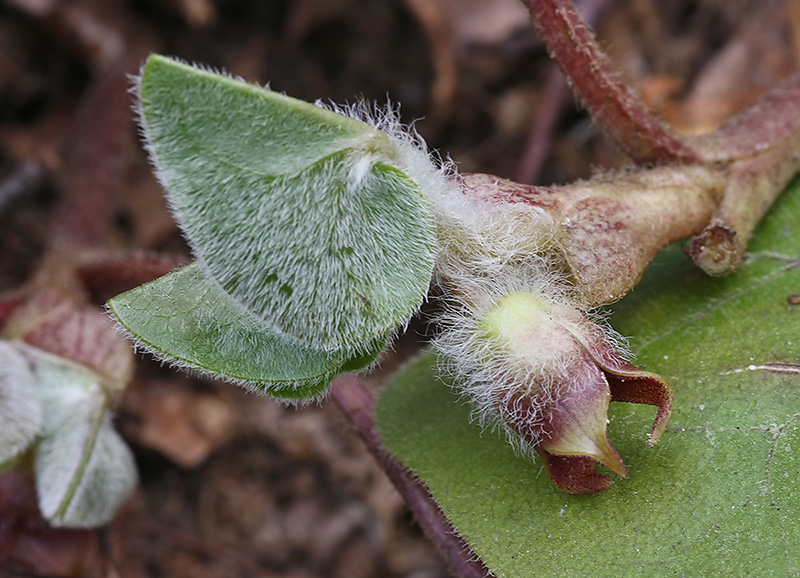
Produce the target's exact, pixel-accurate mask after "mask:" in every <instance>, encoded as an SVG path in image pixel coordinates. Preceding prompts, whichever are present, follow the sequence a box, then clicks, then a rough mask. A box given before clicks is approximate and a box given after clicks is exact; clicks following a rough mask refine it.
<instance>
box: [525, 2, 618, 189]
mask: <svg viewBox="0 0 800 578" xmlns="http://www.w3.org/2000/svg"><path fill="white" fill-rule="evenodd" d="M609 3H610V2H609V0H584V1H583V2H581V3H580V6H579V8H580V11H581V13H582V14H583V15H584V17H585V18H586V21H587V22H588V23H589V24H590V25H592V26H593V25H594V24H595V22H597V19H598V18H599V17H600V15H601V14H602V13H603V11H604V10H605V9H606V8H607V7H608V4H609ZM569 94H570V91H569V84H568V83H567V79H566V78H564V74H563V73H562V72H561V71H560V70H559V69H558V67H557V66H555V65H553V64H551V65H550V72H549V73H548V76H547V83H546V84H545V89H544V96H543V97H542V102H541V104H540V105H539V108H538V110H537V111H536V115H535V116H534V119H533V123H532V124H531V128H530V133H529V135H528V142H527V143H526V144H525V150H524V152H523V154H522V160H521V161H520V164H519V169H518V171H517V181H519V182H520V183H529V184H534V183H536V182H537V181H538V180H539V177H540V174H541V172H542V167H543V166H544V163H545V161H546V160H547V157H548V154H549V148H550V141H551V140H552V136H553V131H554V130H555V128H556V126H557V124H558V119H559V118H560V117H561V113H562V111H563V109H564V107H565V105H566V103H567V100H568V99H569Z"/></svg>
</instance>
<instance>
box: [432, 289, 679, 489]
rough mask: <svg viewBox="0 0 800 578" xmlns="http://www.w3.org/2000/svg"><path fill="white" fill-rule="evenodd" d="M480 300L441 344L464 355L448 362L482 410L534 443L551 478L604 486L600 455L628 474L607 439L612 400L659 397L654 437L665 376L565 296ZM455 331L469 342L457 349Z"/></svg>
mask: <svg viewBox="0 0 800 578" xmlns="http://www.w3.org/2000/svg"><path fill="white" fill-rule="evenodd" d="M481 301H486V303H487V304H486V305H484V306H481V305H480V302H481ZM476 302H477V303H478V305H477V306H476V308H475V309H476V310H475V311H474V312H473V315H474V317H473V319H474V321H472V322H467V323H466V324H462V328H461V329H453V330H452V331H451V332H449V334H448V336H447V337H445V338H444V339H441V340H440V341H439V347H440V349H441V350H442V351H443V352H444V353H446V354H448V355H450V356H451V358H452V360H453V362H454V363H455V364H461V367H456V368H454V369H455V370H456V373H457V375H458V377H459V379H457V384H458V385H459V387H460V388H461V389H462V390H463V391H464V392H465V393H466V394H467V395H468V396H469V397H471V398H472V400H473V401H474V402H475V403H476V405H477V407H478V410H479V414H480V416H481V417H482V418H483V419H484V420H486V419H488V420H490V421H491V422H492V423H493V424H494V425H499V426H500V427H501V428H502V429H504V430H505V431H506V433H507V434H508V436H509V438H510V440H511V441H512V443H514V444H515V445H517V446H518V447H521V448H522V449H535V450H536V451H537V452H538V453H539V454H540V455H541V456H542V458H543V460H544V462H545V466H546V468H547V471H548V473H549V475H550V477H551V479H552V480H553V482H554V483H555V484H556V485H557V486H558V487H559V488H561V489H563V490H565V491H567V492H570V493H586V492H594V491H598V490H601V489H604V488H606V487H608V485H610V484H611V483H612V480H611V478H610V477H608V476H605V475H600V474H598V473H596V471H595V469H596V468H595V466H596V464H597V463H600V464H602V465H604V466H605V467H607V468H608V469H609V470H611V471H612V472H614V473H616V474H619V475H621V476H625V475H626V470H625V465H624V464H623V462H622V458H621V457H620V455H619V453H618V452H617V450H616V449H614V446H613V445H612V444H611V442H610V441H609V439H608V434H607V424H608V407H609V403H610V402H611V401H630V402H636V403H647V404H651V405H656V406H658V407H659V411H658V415H657V417H656V421H655V425H654V427H653V431H652V432H651V436H650V443H651V444H652V443H655V442H656V441H657V439H658V437H659V436H660V435H661V433H663V431H664V429H665V428H666V425H667V422H668V420H669V415H670V412H671V407H672V392H671V389H670V387H669V385H668V384H667V383H666V382H665V381H664V380H663V379H662V378H661V377H659V376H657V375H655V374H652V373H647V372H644V371H641V370H639V369H637V368H636V367H634V366H633V365H631V364H630V363H629V362H627V361H626V360H625V358H624V357H623V356H622V355H621V354H620V353H619V352H618V350H617V346H616V343H615V336H614V335H613V333H612V332H611V331H610V330H604V329H602V328H601V327H600V326H599V325H598V324H596V323H594V322H593V321H591V320H590V319H588V318H586V317H584V315H583V314H582V313H581V312H580V311H579V310H578V309H576V308H574V307H572V306H571V305H569V304H568V303H566V302H564V300H559V299H555V298H550V297H545V296H543V295H541V294H537V293H536V292H532V291H528V290H518V291H510V292H507V293H505V294H503V295H502V296H500V297H499V298H496V299H488V300H486V299H482V298H480V297H479V298H478V299H477V300H476ZM456 334H458V335H456ZM457 340H465V341H466V342H467V343H468V345H467V346H465V347H461V348H458V347H456V346H455V342H456V341H457Z"/></svg>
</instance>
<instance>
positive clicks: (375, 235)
mask: <svg viewBox="0 0 800 578" xmlns="http://www.w3.org/2000/svg"><path fill="white" fill-rule="evenodd" d="M140 99H141V119H142V125H143V128H144V134H145V138H146V139H147V141H148V146H149V149H150V152H151V156H152V159H153V161H154V163H155V164H156V166H157V168H158V173H159V176H160V179H161V181H162V183H163V184H164V186H165V188H166V189H167V191H168V196H169V200H170V203H171V205H172V206H173V208H174V209H175V211H176V216H177V218H178V220H179V222H180V224H181V226H182V228H183V230H184V233H185V234H186V236H187V237H188V239H189V241H190V243H191V245H192V248H193V249H194V252H195V255H196V256H197V258H198V260H199V263H200V266H201V267H202V269H203V271H204V274H206V275H207V276H209V278H213V279H215V280H216V281H217V282H218V283H219V284H220V285H221V286H222V287H223V289H224V290H225V291H226V292H227V293H229V294H230V295H231V296H232V297H233V299H234V300H235V301H236V302H238V303H239V304H241V305H243V306H244V307H245V308H246V309H248V310H249V311H252V312H253V313H254V314H255V315H257V316H258V317H261V318H262V319H264V320H266V321H267V322H268V323H270V324H272V325H274V326H275V327H276V328H277V329H278V330H279V331H281V332H283V333H285V334H287V335H289V336H291V337H292V338H294V339H295V340H299V341H302V342H305V343H308V344H309V345H310V346H312V347H314V348H317V349H325V350H330V351H334V350H339V349H342V348H350V349H353V350H362V351H363V350H369V349H370V348H371V344H372V342H373V341H374V340H375V339H376V338H378V337H382V336H383V335H385V334H386V333H387V332H389V331H391V330H392V329H393V328H394V327H395V326H396V325H398V324H401V323H403V322H404V321H405V320H406V319H408V317H410V315H411V314H412V313H413V312H414V311H415V310H416V308H417V307H418V305H419V304H420V302H421V301H422V299H423V297H424V295H425V293H426V291H427V288H428V284H429V282H430V279H431V275H432V269H433V237H432V229H431V223H430V216H429V214H428V210H427V207H426V205H425V202H424V201H423V198H422V195H421V193H420V190H419V187H418V186H417V184H416V183H415V182H414V181H413V180H412V179H411V178H409V176H407V175H406V174H405V173H404V172H403V167H402V166H400V165H401V164H402V163H400V162H399V161H398V158H399V153H397V150H396V146H397V145H396V144H395V143H394V142H393V141H391V140H390V139H389V138H388V137H387V136H386V135H385V134H384V133H382V132H381V131H379V130H377V129H375V128H373V127H371V126H369V125H367V124H365V123H362V122H359V121H356V120H354V119H352V118H349V117H346V116H344V115H340V114H337V113H334V112H331V111H329V110H326V109H323V108H321V107H318V106H315V105H312V104H308V103H305V102H301V101H298V100H294V99H291V98H288V97H286V96H283V95H280V94H277V93H274V92H271V91H269V90H265V89H262V88H259V87H256V86H253V85H249V84H246V83H244V82H241V81H238V80H234V79H231V78H228V77H225V76H220V75H217V74H213V73H210V72H206V71H203V70H199V69H196V68H193V67H191V66H187V65H184V64H180V63H178V62H175V61H173V60H170V59H167V58H164V57H160V56H151V57H150V59H149V60H148V62H147V64H146V66H145V68H144V70H143V72H142V77H141V83H140Z"/></svg>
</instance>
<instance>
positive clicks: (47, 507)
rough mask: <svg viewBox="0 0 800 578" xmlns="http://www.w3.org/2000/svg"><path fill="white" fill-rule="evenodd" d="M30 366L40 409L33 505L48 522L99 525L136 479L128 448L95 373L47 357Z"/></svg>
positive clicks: (59, 524)
mask: <svg viewBox="0 0 800 578" xmlns="http://www.w3.org/2000/svg"><path fill="white" fill-rule="evenodd" d="M34 368H35V373H36V379H37V382H38V387H39V389H40V391H41V395H42V409H43V411H42V414H43V427H42V433H41V439H40V440H39V442H38V444H37V446H36V453H35V459H34V468H35V472H36V489H37V493H38V496H39V509H40V510H41V512H42V515H43V516H44V517H45V518H47V520H48V521H49V522H50V523H51V524H52V525H53V526H60V527H69V528H90V527H95V526H102V525H103V524H106V523H108V521H109V520H110V519H111V518H112V517H113V516H114V514H115V513H116V511H117V510H118V509H119V506H120V505H121V504H122V502H124V501H125V500H126V499H127V497H128V496H129V495H130V493H131V491H132V490H133V488H134V486H135V485H136V479H137V476H136V466H135V464H134V461H133V454H132V453H131V451H130V449H129V448H128V446H127V445H126V444H125V442H124V441H123V440H122V438H121V437H120V436H119V434H118V433H117V432H116V431H115V430H114V428H113V426H112V424H111V414H110V412H109V410H108V403H107V399H106V395H105V393H104V391H103V387H102V385H101V384H100V381H99V379H98V377H97V375H95V374H94V373H92V372H89V371H87V370H85V369H82V368H80V367H77V366H73V365H67V364H62V363H57V362H54V361H51V360H48V359H40V360H37V361H36V362H35V363H34Z"/></svg>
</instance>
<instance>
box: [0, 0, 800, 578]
mask: <svg viewBox="0 0 800 578" xmlns="http://www.w3.org/2000/svg"><path fill="white" fill-rule="evenodd" d="M578 5H579V7H580V8H581V10H582V11H583V12H584V14H585V15H586V16H587V18H588V19H589V20H590V21H591V22H592V23H593V26H594V28H595V30H596V32H597V34H598V36H599V39H600V41H601V44H602V45H603V46H604V47H605V48H606V50H607V51H608V53H609V54H610V56H611V58H612V60H613V62H614V64H615V65H616V66H617V68H618V69H619V71H620V74H621V75H622V77H623V78H624V79H625V80H626V82H627V83H629V84H630V85H631V86H633V87H635V88H636V90H637V91H638V92H639V93H640V94H641V96H642V97H643V99H644V100H645V102H646V103H647V104H648V105H649V106H650V107H651V109H653V110H654V111H655V112H656V114H657V115H658V116H660V117H661V118H662V119H664V120H665V121H666V122H668V123H669V124H670V125H671V126H672V127H673V128H675V129H676V130H678V131H680V132H685V133H702V132H705V131H708V130H712V129H713V128H715V127H717V126H719V125H720V124H722V123H723V122H724V121H725V120H726V119H727V118H728V117H729V116H730V115H732V114H734V113H735V112H737V111H738V110H741V109H742V108H744V107H745V106H747V105H749V104H752V103H753V102H754V101H755V100H756V99H757V98H758V97H759V96H760V95H761V94H762V93H763V92H764V91H765V90H767V89H769V88H770V87H771V86H773V85H774V84H776V83H777V82H778V81H779V80H780V79H782V78H784V77H786V76H788V75H789V74H790V73H791V72H792V71H793V70H794V69H795V68H796V66H797V63H798V59H799V58H800V2H797V1H796V0H731V1H727V2H724V1H722V0H671V1H670V2H659V1H658V0H583V1H582V2H578ZM151 52H159V53H162V54H168V55H173V56H177V57H179V58H181V59H184V60H186V61H189V62H195V63H200V64H202V65H204V66H207V67H210V68H212V69H216V70H225V71H228V72H229V73H230V74H233V75H237V76H240V77H242V78H244V79H246V80H248V81H250V82H254V83H259V84H267V83H268V84H269V85H270V87H271V88H272V89H274V90H277V91H281V92H285V93H287V94H289V95H291V96H294V97H297V98H301V99H305V100H311V101H313V100H316V99H322V100H324V101H333V102H336V103H347V102H354V101H356V100H358V99H361V98H365V99H368V100H370V101H377V102H380V103H384V102H387V101H391V102H392V103H399V104H400V106H401V108H400V111H401V116H402V118H403V120H404V122H406V123H409V124H410V123H414V126H415V127H416V129H417V130H418V131H419V132H420V133H421V134H422V135H423V137H424V138H425V139H426V140H427V142H428V144H429V146H430V147H431V148H432V149H434V150H436V151H437V152H438V154H440V155H441V156H443V157H448V156H449V157H451V158H452V159H453V160H454V161H455V162H456V163H457V164H458V166H459V169H460V170H461V171H462V172H488V173H492V174H496V175H498V176H502V177H506V178H511V179H515V180H520V181H523V182H529V183H534V184H550V183H566V182H570V181H573V180H576V179H580V178H586V177H588V176H589V175H591V174H592V172H593V171H597V170H608V169H612V168H616V167H621V166H624V164H625V162H626V160H625V157H624V156H622V155H621V154H620V153H618V152H616V151H615V149H614V148H613V147H612V146H610V145H609V143H608V142H607V141H606V140H605V138H604V137H603V135H602V134H600V133H599V132H598V131H597V130H596V127H595V126H594V125H593V124H592V122H591V120H590V119H589V118H588V117H587V115H586V114H585V113H583V112H582V111H581V109H580V108H579V106H578V104H577V103H576V102H575V100H574V99H573V97H572V95H571V93H570V92H569V89H568V88H567V86H566V82H565V81H564V80H563V77H561V76H560V73H558V72H557V71H556V69H555V67H554V65H553V64H552V63H551V62H550V60H549V59H548V57H547V53H546V50H545V48H544V46H543V45H542V43H541V42H540V40H539V39H538V37H537V35H536V33H535V30H534V28H533V26H532V25H531V24H530V21H529V19H528V15H527V11H526V9H525V8H524V6H523V5H522V3H521V2H518V0H261V1H245V0H158V1H156V0H4V1H0V291H3V292H7V291H14V290H15V289H17V288H19V287H20V286H22V285H23V284H24V283H26V282H27V281H29V280H30V278H31V276H32V275H33V274H34V272H35V271H36V270H37V267H38V266H39V265H40V263H41V262H42V260H43V259H44V258H45V255H46V253H47V251H48V248H49V247H50V246H51V241H52V234H53V231H54V230H57V229H58V227H59V223H58V220H59V219H61V218H63V215H62V213H61V212H59V206H60V202H61V200H62V199H63V198H64V197H65V196H67V195H87V197H86V198H87V199H88V201H86V202H85V203H84V207H89V209H87V210H88V212H87V214H86V215H85V217H86V219H87V223H88V224H87V227H90V228H91V227H92V226H93V225H92V223H95V224H96V223H97V222H100V223H101V225H102V226H100V227H99V229H100V231H99V233H96V234H93V235H92V236H91V238H92V241H91V242H92V243H94V244H96V245H97V248H100V249H104V250H106V249H110V250H134V251H149V252H156V253H160V254H167V255H175V256H178V257H179V258H184V259H188V258H189V252H188V249H187V247H186V245H185V243H184V242H183V240H182V239H181V237H180V234H179V233H178V231H177V228H176V227H175V225H174V223H173V221H172V219H171V217H170V215H169V212H168V210H167V208H166V205H165V202H164V200H163V197H162V194H161V190H160V187H159V185H158V184H157V183H156V182H155V180H154V178H153V176H152V174H151V172H150V168H149V166H148V162H147V159H146V157H145V155H144V154H143V152H142V150H141V147H140V146H139V144H138V138H137V133H136V127H135V124H134V121H133V117H134V114H133V112H132V108H131V107H132V104H133V100H132V97H131V96H130V95H129V94H128V93H127V90H128V88H129V87H130V81H129V80H128V79H127V78H126V77H125V76H124V74H125V73H128V74H135V73H136V72H137V70H138V68H139V66H140V65H141V63H142V62H143V59H144V58H145V57H146V55H147V54H148V53H151ZM106 292H107V290H106ZM109 296H110V295H108V294H102V292H98V294H96V295H93V296H92V297H93V299H94V300H95V301H96V302H97V303H98V304H100V303H102V302H103V301H104V300H105V299H106V298H107V297H109ZM425 331H426V328H425V326H424V325H421V324H420V325H413V326H412V328H411V329H410V331H409V332H408V333H407V334H406V335H405V336H403V337H402V338H401V340H400V341H399V342H398V344H397V345H396V347H395V349H394V350H393V351H391V352H389V353H388V354H387V355H386V357H385V359H384V361H383V364H382V369H381V371H379V372H378V373H377V374H375V375H374V376H371V377H370V378H369V380H368V381H369V384H370V386H371V387H373V389H374V390H375V391H377V390H378V388H379V386H380V384H381V382H382V381H384V380H385V376H386V375H387V374H389V373H390V372H391V371H392V370H393V369H394V368H396V367H397V365H398V364H399V363H402V361H403V360H404V359H406V358H407V357H408V356H409V355H411V354H412V353H413V352H414V351H415V350H416V349H417V348H418V347H419V346H420V343H421V342H424V339H425V336H424V334H425ZM117 426H118V429H119V430H120V431H121V433H122V434H123V436H124V437H125V439H126V440H127V441H128V442H129V443H130V444H131V446H132V447H133V449H134V451H135V453H136V458H137V463H138V466H139V470H140V477H141V484H140V488H139V489H138V490H137V492H136V494H135V496H134V497H133V498H132V499H131V500H130V501H129V503H128V504H127V505H126V506H125V507H124V508H123V510H122V511H121V512H120V514H119V515H118V516H117V518H116V519H115V521H114V522H113V523H112V524H111V525H110V526H109V527H108V528H105V529H104V530H102V532H101V540H100V542H99V544H100V546H99V551H98V552H97V553H96V556H95V558H92V560H95V561H92V562H91V563H87V565H85V566H84V567H81V568H80V569H78V570H74V569H73V570H70V571H66V570H65V571H64V572H62V573H61V574H60V575H75V576H124V577H128V576H130V577H137V578H138V577H149V576H153V577H161V576H164V577H167V576H168V577H175V578H182V577H206V576H207V577H218V576H219V577H230V576H253V577H277V576H281V577H292V578H301V577H303V578H305V577H309V578H310V577H330V578H338V577H341V578H345V577H347V578H362V577H363V578H367V577H378V576H381V577H384V576H385V577H390V578H394V577H409V578H412V577H413V578H439V577H442V578H443V577H445V576H448V573H447V569H446V568H445V566H444V564H443V562H441V561H440V559H439V557H438V555H437V554H436V552H435V551H434V550H433V548H432V547H431V546H430V545H429V544H428V542H427V541H426V540H425V538H424V536H423V535H422V533H421V531H420V530H419V529H418V527H417V526H416V525H415V523H414V521H413V519H412V517H411V516H410V514H409V513H408V512H407V510H406V509H405V507H404V505H403V502H402V500H401V499H400V497H399V496H398V495H397V494H396V492H395V491H394V489H393V487H392V486H391V484H390V483H389V482H388V480H387V479H386V478H385V477H384V475H383V474H382V472H381V471H380V470H379V469H378V468H377V466H376V465H374V463H373V461H372V458H371V456H369V455H368V454H367V452H366V450H364V449H363V448H362V446H361V443H360V441H359V440H358V439H357V438H356V437H355V435H354V434H352V433H351V432H350V431H349V429H348V426H347V424H346V423H345V422H344V420H343V419H342V418H341V417H340V416H339V415H338V413H337V410H336V408H335V407H333V405H332V404H331V403H323V404H322V405H319V406H317V405H313V406H309V407H305V408H301V409H293V408H286V407H283V406H281V405H278V404H276V403H274V402H273V401H271V400H268V399H265V398H260V397H258V396H255V395H252V394H247V393H245V392H244V391H242V390H240V389H238V388H236V387H234V386H230V385H226V384H221V383H217V382H211V381H208V380H204V379H198V378H193V377H187V376H185V375H183V374H176V373H174V372H172V371H170V370H169V369H167V368H163V367H161V366H160V365H159V364H157V363H155V362H152V361H151V360H149V359H143V360H142V361H141V362H140V363H139V364H138V366H137V373H136V377H135V379H134V381H133V383H132V384H131V385H130V387H129V388H128V390H127V391H126V393H125V396H124V398H123V400H122V404H121V406H120V408H119V409H118V411H117ZM0 502H2V500H0ZM0 510H1V508H0ZM4 515H6V516H7V513H6V514H4V513H3V512H2V511H0V559H2V557H3V532H4V531H5V532H7V531H9V530H8V528H5V529H4V528H3V517H4ZM4 572H6V573H8V575H41V573H36V572H35V568H33V569H31V574H25V573H21V574H20V573H19V572H18V571H15V573H13V574H11V569H10V568H8V567H7V566H4V565H2V562H0V575H4V574H3V573H4Z"/></svg>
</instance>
